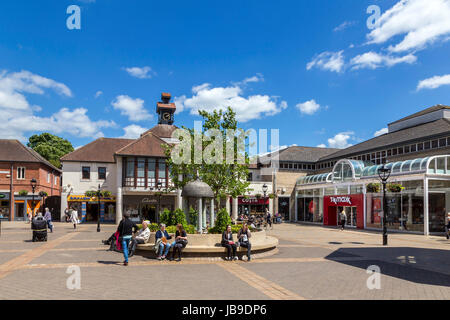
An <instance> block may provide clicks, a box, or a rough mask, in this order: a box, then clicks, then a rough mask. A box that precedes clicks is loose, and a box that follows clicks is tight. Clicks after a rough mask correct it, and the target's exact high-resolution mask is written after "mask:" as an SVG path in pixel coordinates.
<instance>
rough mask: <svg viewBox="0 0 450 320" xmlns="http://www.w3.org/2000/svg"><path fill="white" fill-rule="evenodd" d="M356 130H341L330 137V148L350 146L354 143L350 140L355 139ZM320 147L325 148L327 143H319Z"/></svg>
mask: <svg viewBox="0 0 450 320" xmlns="http://www.w3.org/2000/svg"><path fill="white" fill-rule="evenodd" d="M354 134H355V133H354V132H353V131H347V132H340V133H338V134H336V135H335V136H334V137H332V138H329V139H328V140H327V141H328V147H329V148H339V149H342V148H348V147H350V146H351V145H352V144H351V143H349V140H355V138H354ZM318 147H320V148H325V147H326V145H325V144H323V143H322V144H319V145H318Z"/></svg>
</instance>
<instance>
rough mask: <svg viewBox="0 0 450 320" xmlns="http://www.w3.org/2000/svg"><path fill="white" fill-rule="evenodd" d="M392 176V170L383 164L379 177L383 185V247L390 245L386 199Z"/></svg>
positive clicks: (379, 170)
mask: <svg viewBox="0 0 450 320" xmlns="http://www.w3.org/2000/svg"><path fill="white" fill-rule="evenodd" d="M390 175H391V169H389V168H386V166H385V165H384V164H383V166H382V167H381V168H379V169H378V176H379V177H380V180H381V183H382V184H383V246H387V244H388V236H387V229H386V217H387V199H386V182H387V180H388V179H389V176H390Z"/></svg>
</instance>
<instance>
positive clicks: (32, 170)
mask: <svg viewBox="0 0 450 320" xmlns="http://www.w3.org/2000/svg"><path fill="white" fill-rule="evenodd" d="M31 179H36V188H35V192H34V194H33V193H32V187H31ZM60 186H61V171H60V170H59V169H58V168H56V167H55V166H53V165H52V164H51V163H50V162H48V161H47V160H46V159H44V158H43V157H42V156H41V155H39V154H38V153H37V152H35V151H34V150H32V149H31V148H28V147H26V146H24V145H23V144H22V143H20V142H19V141H18V140H0V219H3V220H10V221H12V220H24V219H25V218H26V215H27V212H29V211H30V210H32V209H34V211H35V212H36V211H39V210H42V208H41V206H42V205H43V201H45V203H46V205H47V206H48V207H49V208H50V210H51V211H52V214H54V217H59V212H58V211H59V203H60V200H59V199H60V194H61V193H60V192H61V190H60V189H61V188H60ZM41 191H44V192H46V193H47V196H46V197H45V199H43V198H42V197H41V196H39V193H40V192H41ZM33 197H34V203H33Z"/></svg>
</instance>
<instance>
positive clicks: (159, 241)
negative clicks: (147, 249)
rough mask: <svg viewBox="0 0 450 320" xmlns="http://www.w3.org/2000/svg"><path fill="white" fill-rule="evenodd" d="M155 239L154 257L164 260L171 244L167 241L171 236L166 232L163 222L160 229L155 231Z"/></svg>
mask: <svg viewBox="0 0 450 320" xmlns="http://www.w3.org/2000/svg"><path fill="white" fill-rule="evenodd" d="M155 239H156V243H155V249H156V254H157V257H156V258H157V259H158V260H164V259H165V258H166V256H167V254H168V253H169V250H170V247H171V246H172V244H171V243H170V242H169V241H168V240H170V239H172V236H170V235H169V234H168V233H167V231H166V225H165V224H164V223H161V224H160V229H159V230H158V231H156V235H155Z"/></svg>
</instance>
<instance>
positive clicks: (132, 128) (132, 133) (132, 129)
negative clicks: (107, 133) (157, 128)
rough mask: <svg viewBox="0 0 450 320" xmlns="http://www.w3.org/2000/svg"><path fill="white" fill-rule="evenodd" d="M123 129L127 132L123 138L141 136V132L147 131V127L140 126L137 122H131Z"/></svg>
mask: <svg viewBox="0 0 450 320" xmlns="http://www.w3.org/2000/svg"><path fill="white" fill-rule="evenodd" d="M123 130H124V131H125V134H124V135H123V136H122V137H121V138H125V139H136V138H139V137H140V135H141V133H143V132H145V131H146V130H147V129H146V128H143V127H141V126H138V125H137V124H130V125H129V126H126V127H125V128H123Z"/></svg>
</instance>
